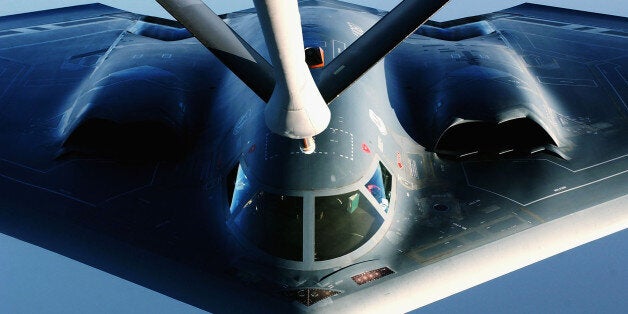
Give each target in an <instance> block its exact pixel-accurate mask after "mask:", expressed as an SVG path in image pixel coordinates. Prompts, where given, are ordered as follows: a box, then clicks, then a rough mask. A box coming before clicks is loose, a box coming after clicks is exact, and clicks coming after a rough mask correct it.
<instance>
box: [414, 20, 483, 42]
mask: <svg viewBox="0 0 628 314" xmlns="http://www.w3.org/2000/svg"><path fill="white" fill-rule="evenodd" d="M493 32H495V29H494V28H493V26H491V25H490V24H489V23H488V22H486V21H480V22H474V23H468V24H462V25H455V26H450V27H442V26H441V24H439V23H429V24H428V23H426V24H425V25H423V26H421V27H420V28H419V29H418V30H417V31H416V32H415V34H418V35H421V36H426V37H431V38H436V39H441V40H447V41H460V40H465V39H469V38H474V37H480V36H485V35H489V34H492V33H493Z"/></svg>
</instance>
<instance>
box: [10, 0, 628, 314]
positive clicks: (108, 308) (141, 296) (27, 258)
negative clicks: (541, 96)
mask: <svg viewBox="0 0 628 314" xmlns="http://www.w3.org/2000/svg"><path fill="white" fill-rule="evenodd" d="M90 2H92V1H82V0H76V1H74V0H66V1H58V0H30V1H10V0H0V15H8V14H15V13H23V12H29V11H33V10H43V9H49V8H55V7H63V6H69V5H77V4H84V3H90ZM102 2H103V3H105V4H108V5H111V6H114V7H118V8H122V9H125V10H129V11H133V12H137V13H144V14H148V15H158V16H166V13H165V12H164V11H163V10H162V9H161V8H159V6H158V5H157V4H156V3H155V2H154V1H152V0H142V1H139V0H133V1H129V0H126V1H122V0H111V1H104V0H103V1H102ZM206 2H207V3H208V4H209V5H210V6H211V7H212V8H214V10H215V11H216V12H218V13H225V12H230V11H234V10H239V9H244V8H248V7H252V1H251V0H249V1H216V0H212V1H206ZM352 2H355V3H359V4H363V5H368V6H372V7H377V8H381V9H390V8H391V7H392V6H394V4H396V3H397V2H398V1H383V0H363V1H352ZM533 2H536V3H540V4H548V5H554V6H561V7H568V8H573V9H579V10H586V11H594V12H599V13H606V14H614V15H619V16H627V15H628V6H626V4H625V0H605V1H574V0H548V1H533ZM519 3H521V1H513V0H452V1H451V2H450V4H449V5H448V6H447V7H446V8H444V9H443V10H442V11H441V12H439V14H438V15H437V16H436V17H435V19H437V20H447V19H452V18H459V17H464V16H468V15H475V14H481V13H486V12H491V11H495V10H499V9H503V8H507V7H510V6H513V5H517V4H519ZM625 265H628V231H622V232H620V233H617V234H614V235H612V236H609V237H606V238H603V239H601V240H598V241H595V242H593V243H589V244H587V245H584V246H581V247H579V248H576V249H574V250H571V251H568V252H565V253H563V254H560V255H557V256H555V257H552V258H550V259H547V260H545V261H542V262H539V263H536V264H534V265H531V266H529V267H526V268H524V269H521V270H519V271H516V272H513V273H511V274H508V275H506V276H503V277H500V278H498V279H495V280H492V281H490V282H488V283H485V284H483V285H480V286H478V287H475V288H472V289H469V290H467V291H464V292H462V293H459V294H457V295H454V296H451V297H449V298H446V299H444V300H441V301H439V302H436V303H434V304H432V305H429V306H427V307H425V308H422V309H420V310H419V311H417V312H418V313H442V312H454V311H459V312H463V311H464V312H472V313H480V312H508V313H530V312H539V311H541V312H570V313H572V312H590V313H593V312H604V313H613V312H616V313H620V312H623V310H625V308H627V307H628V298H626V297H625V295H626V291H628V267H626V266H625ZM60 312H63V313H84V312H89V313H112V312H116V313H202V311H200V310H198V309H196V308H194V307H192V306H190V305H187V304H184V303H182V302H179V301H177V300H174V299H171V298H169V297H167V296H163V295H161V294H159V293H156V292H154V291H151V290H149V289H146V288H144V287H141V286H138V285H136V284H133V283H130V282H127V281H125V280H122V279H120V278H117V277H115V276H112V275H110V274H107V273H104V272H102V271H99V270H97V269H94V268H92V267H89V266H86V265H83V264H81V263H78V262H76V261H73V260H71V259H68V258H66V257H63V256H60V255H58V254H56V253H53V252H50V251H47V250H44V249H41V248H39V247H36V246H33V245H31V244H28V243H25V242H22V241H18V240H15V239H13V238H11V237H8V236H5V235H2V234H0V313H60Z"/></svg>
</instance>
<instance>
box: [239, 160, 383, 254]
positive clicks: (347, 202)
mask: <svg viewBox="0 0 628 314" xmlns="http://www.w3.org/2000/svg"><path fill="white" fill-rule="evenodd" d="M391 190H392V176H391V174H390V172H388V170H386V168H385V167H384V165H383V164H381V163H379V164H378V166H377V167H376V169H375V171H374V173H373V175H372V176H371V177H370V179H369V180H368V181H367V182H366V184H364V185H357V186H356V189H355V190H350V191H349V192H347V191H344V192H342V193H336V194H331V195H330V193H329V191H325V193H323V192H321V193H318V192H317V191H303V192H301V193H298V192H297V193H293V192H291V193H290V195H282V194H281V193H276V191H267V190H265V189H264V188H263V187H261V186H260V185H259V184H257V183H256V182H255V180H251V179H250V178H249V177H248V176H247V174H246V173H245V170H244V169H243V167H242V166H239V167H238V170H237V175H236V179H235V187H234V190H233V196H232V202H231V207H230V215H231V216H230V219H229V221H230V225H231V227H232V229H233V230H234V231H235V233H236V234H237V236H238V237H239V238H241V240H243V241H242V242H243V243H244V244H245V245H253V246H255V247H257V248H258V249H260V250H261V251H264V252H266V253H268V254H270V255H272V256H274V257H278V258H281V259H285V260H289V261H297V262H301V261H308V260H309V261H312V260H313V261H325V260H331V259H334V258H337V257H341V256H344V255H346V254H349V253H351V252H353V251H355V250H356V249H358V248H360V247H361V246H363V245H364V244H365V243H367V242H368V241H369V240H370V239H371V238H372V237H373V235H375V233H376V232H377V231H378V230H379V229H380V228H381V227H382V225H383V223H384V221H385V219H387V216H388V212H389V207H390V201H391V195H392V194H391V193H392V191H391ZM312 198H313V200H312ZM312 231H313V235H312ZM312 237H313V238H314V247H313V252H311V250H312V248H311V244H310V245H309V246H307V245H304V243H306V239H312ZM310 243H311V242H310Z"/></svg>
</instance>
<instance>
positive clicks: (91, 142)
mask: <svg viewBox="0 0 628 314" xmlns="http://www.w3.org/2000/svg"><path fill="white" fill-rule="evenodd" d="M299 6H300V13H301V21H302V26H303V37H304V43H305V47H321V48H322V49H323V51H324V58H325V62H326V63H327V64H329V63H330V62H331V61H332V60H333V59H334V58H336V57H337V56H338V55H340V54H341V53H342V52H343V51H344V50H345V49H348V47H350V46H351V44H352V43H353V42H354V41H355V40H356V39H357V38H358V37H359V36H361V35H362V34H364V33H366V32H367V31H368V29H369V28H370V27H371V26H373V25H374V24H375V23H376V22H377V21H378V20H380V19H381V18H382V16H384V15H385V14H386V12H383V11H379V10H376V9H371V8H366V7H362V6H357V5H353V4H349V3H344V2H339V1H329V0H326V1H322V0H321V1H316V0H310V1H301V2H299ZM221 18H223V19H224V21H225V22H226V23H227V24H228V25H229V26H230V27H231V28H232V29H233V30H235V31H236V32H237V33H238V34H239V35H240V36H241V37H242V38H243V39H244V40H245V41H246V42H248V43H249V44H250V45H251V46H252V47H253V48H255V49H256V50H257V51H258V52H259V53H260V54H261V55H262V56H263V57H264V58H266V59H269V58H268V53H267V51H266V44H265V42H264V37H263V36H262V33H261V30H260V26H259V21H258V19H257V15H256V13H255V10H254V9H250V10H244V11H240V12H234V13H230V14H226V15H223V16H221ZM627 37H628V23H627V20H626V18H623V17H615V16H608V15H600V14H593V13H586V12H580V11H573V10H567V9H558V8H552V7H546V6H540V5H532V4H524V5H520V6H517V7H514V8H511V9H507V10H503V11H499V12H495V13H490V14H486V15H482V16H475V17H469V18H464V19H459V20H454V21H449V22H444V23H437V22H432V21H428V22H427V23H426V24H425V25H423V26H421V27H420V28H419V29H418V30H416V31H415V32H414V33H413V34H412V35H410V36H409V37H408V38H406V39H405V40H403V42H402V43H401V44H399V46H397V47H396V48H395V49H394V50H392V51H391V52H390V53H389V54H387V55H386V57H385V58H384V59H383V60H382V61H380V62H377V63H375V64H374V65H373V66H372V68H370V70H368V72H366V73H365V74H364V75H363V76H361V77H360V78H359V79H358V80H357V81H355V82H354V83H353V84H351V86H350V87H349V88H347V89H346V90H345V91H344V92H342V93H340V94H339V96H338V97H336V98H335V99H333V101H331V103H330V104H329V108H330V110H331V112H332V120H331V122H330V125H329V127H328V129H327V130H326V131H324V132H323V133H321V134H319V135H317V136H316V137H315V140H316V151H315V153H313V154H311V155H306V154H304V153H302V151H301V149H300V143H299V141H297V140H292V139H288V138H285V137H282V136H279V135H276V134H274V133H272V132H270V131H269V129H268V128H267V126H266V124H265V123H264V104H265V102H264V101H263V100H262V99H261V98H260V97H259V96H258V95H256V93H255V92H253V91H252V90H251V88H249V87H248V86H247V85H245V84H244V83H243V82H242V81H241V80H240V79H239V78H238V77H236V76H235V75H234V74H233V73H232V72H231V71H230V70H229V69H228V68H227V67H225V66H224V65H223V64H222V63H221V62H220V61H219V60H218V59H217V58H216V57H215V55H214V54H212V53H211V52H209V51H208V50H207V49H206V48H205V47H204V46H203V45H201V44H200V43H199V42H198V41H197V40H196V39H195V38H194V37H193V36H192V35H191V34H190V33H189V32H188V31H187V30H185V28H183V27H182V26H181V25H180V24H178V23H177V22H174V21H170V20H163V19H159V18H153V17H146V16H142V15H138V14H133V13H129V12H125V11H121V10H118V9H114V8H110V7H106V6H103V5H99V4H93V5H84V6H77V7H69V8H63V9H56V10H49V11H41V12H34V13H27V14H20V15H14V16H7V17H1V18H0V130H1V131H0V232H2V233H4V234H7V235H10V236H12V237H15V238H18V239H21V240H23V241H26V242H30V243H33V244H35V245H38V246H40V247H43V248H46V249H49V250H52V251H54V252H57V253H59V254H62V255H65V256H67V257H70V258H72V259H75V260H77V261H80V262H82V263H85V264H87V265H91V266H93V267H96V268H99V269H101V270H103V271H106V272H108V273H111V274H114V275H116V276H119V277H121V278H124V279H126V280H129V281H132V282H135V283H138V284H140V285H142V286H145V287H147V288H150V289H153V290H155V291H158V292H160V293H163V294H166V295H168V296H171V297H173V298H176V299H179V300H181V301H183V302H186V303H189V304H191V305H194V306H197V307H199V308H201V309H205V310H208V311H211V312H221V311H250V310H251V309H254V310H257V311H270V312H277V311H279V310H282V311H290V312H292V311H295V312H310V311H333V310H335V309H336V308H335V307H334V306H335V305H336V304H337V303H341V302H342V301H343V299H345V300H351V298H352V295H353V294H354V293H357V292H360V291H362V290H367V289H377V287H378V286H379V285H380V284H381V283H385V282H386V281H389V280H392V279H394V278H403V277H404V276H406V275H408V274H410V273H412V272H414V271H416V270H420V269H421V268H423V267H426V266H428V265H432V264H436V263H440V262H442V261H446V260H448V259H453V258H455V257H456V256H457V255H459V254H461V253H463V252H468V251H471V250H474V249H476V248H480V247H482V246H484V245H486V244H489V243H492V242H494V241H497V240H499V239H503V238H506V237H508V236H511V235H514V234H517V233H519V232H521V231H523V230H526V229H531V228H535V227H537V226H541V225H543V224H545V223H546V222H550V221H553V220H556V219H559V218H561V217H565V216H568V215H570V214H574V213H578V212H580V211H583V210H586V209H588V208H591V207H594V206H598V205H600V204H604V203H606V202H609V201H613V200H618V199H619V200H622V199H625V198H626V197H625V196H626V193H627V192H628V175H627V174H626V173H627V172H628V145H627V144H628V123H626V122H627V120H626V119H627V117H628V104H627V102H628V86H627V85H626V78H627V77H628V73H627V72H626V69H627V63H628V45H626V43H627V41H626V39H627ZM373 49H376V47H373ZM365 54H368V52H365ZM354 57H356V58H359V57H360V56H359V55H357V56H354ZM375 61H377V60H375ZM311 72H312V75H313V77H314V79H315V80H316V81H317V82H319V83H320V82H323V81H324V80H323V79H321V77H322V76H324V75H325V74H324V68H323V69H312V70H311ZM326 83H327V84H333V82H329V81H326ZM321 84H322V83H321ZM565 236H566V237H568V236H569V235H565ZM478 263H481V260H478ZM362 301H363V300H361V299H356V300H355V307H356V308H354V310H358V309H360V307H361V302H362ZM349 302H352V301H349ZM371 302H377V300H375V301H373V300H371Z"/></svg>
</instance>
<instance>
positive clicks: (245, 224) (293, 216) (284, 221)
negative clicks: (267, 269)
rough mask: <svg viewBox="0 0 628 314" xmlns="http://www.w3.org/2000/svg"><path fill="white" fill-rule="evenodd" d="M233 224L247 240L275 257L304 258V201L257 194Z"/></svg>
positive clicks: (295, 259) (268, 194)
mask: <svg viewBox="0 0 628 314" xmlns="http://www.w3.org/2000/svg"><path fill="white" fill-rule="evenodd" d="M235 223H236V225H237V226H238V228H239V229H240V231H241V232H242V233H243V234H244V235H245V236H246V238H247V239H248V240H249V241H251V242H252V243H254V244H255V245H256V246H257V247H259V248H260V249H262V250H264V251H266V252H268V253H269V254H272V255H274V256H277V257H280V258H283V259H287V260H293V261H301V260H302V259H303V198H301V197H294V196H285V195H276V194H271V193H268V192H259V193H257V194H255V196H253V198H251V199H250V200H249V201H247V202H246V203H245V204H244V207H243V208H242V211H240V213H239V214H238V216H237V217H236V219H235Z"/></svg>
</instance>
